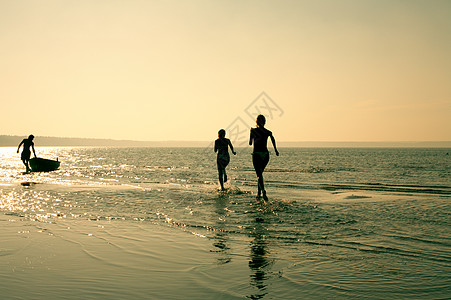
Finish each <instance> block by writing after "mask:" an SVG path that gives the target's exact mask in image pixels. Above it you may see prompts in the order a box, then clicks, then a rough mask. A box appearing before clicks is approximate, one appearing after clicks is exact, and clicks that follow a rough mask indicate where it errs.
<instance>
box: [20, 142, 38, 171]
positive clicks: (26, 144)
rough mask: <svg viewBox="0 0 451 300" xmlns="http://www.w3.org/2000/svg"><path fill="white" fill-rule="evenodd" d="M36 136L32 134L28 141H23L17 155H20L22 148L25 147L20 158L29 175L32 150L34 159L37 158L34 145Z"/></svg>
mask: <svg viewBox="0 0 451 300" xmlns="http://www.w3.org/2000/svg"><path fill="white" fill-rule="evenodd" d="M33 139H34V136H33V135H32V134H31V135H30V136H28V139H23V140H22V142H20V144H19V147H17V153H19V150H20V146H22V145H23V150H22V154H21V155H20V158H21V159H22V162H23V164H24V165H25V167H26V168H27V173H28V172H30V166H29V165H28V162H29V161H30V156H31V151H30V147H31V149H33V154H34V157H36V152H35V151H34V143H33Z"/></svg>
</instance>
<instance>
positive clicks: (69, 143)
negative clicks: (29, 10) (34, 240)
mask: <svg viewBox="0 0 451 300" xmlns="http://www.w3.org/2000/svg"><path fill="white" fill-rule="evenodd" d="M24 138H25V136H17V135H0V147H17V146H18V145H19V143H20V141H21V140H22V139H24ZM35 143H36V146H43V147H52V146H53V147H89V146H92V147H208V146H211V143H212V141H132V140H113V139H95V138H67V137H48V136H36V138H35ZM244 143H245V142H244ZM236 144H237V145H236V147H240V146H243V142H241V143H238V142H236ZM277 144H278V146H279V147H290V148H451V141H416V142H415V141H412V142H315V141H307V142H283V141H280V142H278V143H277Z"/></svg>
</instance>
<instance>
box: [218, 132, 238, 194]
mask: <svg viewBox="0 0 451 300" xmlns="http://www.w3.org/2000/svg"><path fill="white" fill-rule="evenodd" d="M225 135H226V132H225V130H224V129H221V130H219V131H218V139H217V140H216V141H215V152H218V157H217V159H216V162H217V164H218V175H219V183H220V184H221V190H222V191H224V190H225V189H224V182H227V174H226V171H225V168H226V167H227V165H228V164H229V162H230V156H229V146H230V149H231V150H232V153H233V155H236V152H235V150H233V146H232V142H231V141H230V140H229V139H227V138H226V137H225Z"/></svg>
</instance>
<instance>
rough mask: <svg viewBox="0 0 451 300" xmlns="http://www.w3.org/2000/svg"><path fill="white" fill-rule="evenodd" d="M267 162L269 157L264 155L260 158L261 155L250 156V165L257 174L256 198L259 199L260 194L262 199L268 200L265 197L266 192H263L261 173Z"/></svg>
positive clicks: (263, 185) (263, 184)
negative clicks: (252, 165) (251, 164)
mask: <svg viewBox="0 0 451 300" xmlns="http://www.w3.org/2000/svg"><path fill="white" fill-rule="evenodd" d="M268 161H269V155H265V156H264V157H262V155H260V154H258V153H254V154H253V155H252V163H253V164H254V169H255V173H257V186H258V192H257V197H258V198H260V197H261V194H262V193H263V199H265V200H268V198H267V197H266V190H265V182H264V180H263V171H264V170H265V168H266V165H267V164H268Z"/></svg>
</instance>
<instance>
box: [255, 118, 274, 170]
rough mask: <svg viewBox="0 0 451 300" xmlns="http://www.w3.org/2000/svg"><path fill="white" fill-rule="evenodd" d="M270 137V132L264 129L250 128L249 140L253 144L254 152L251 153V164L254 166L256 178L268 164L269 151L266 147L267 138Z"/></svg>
mask: <svg viewBox="0 0 451 300" xmlns="http://www.w3.org/2000/svg"><path fill="white" fill-rule="evenodd" d="M271 135H272V132H271V131H269V130H268V129H266V128H261V127H257V128H252V129H251V139H253V142H254V152H253V153H252V163H253V164H254V168H255V172H256V173H257V176H260V173H262V172H263V170H265V168H266V165H267V164H268V162H269V151H268V148H267V146H266V144H267V142H268V137H269V136H271Z"/></svg>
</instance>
